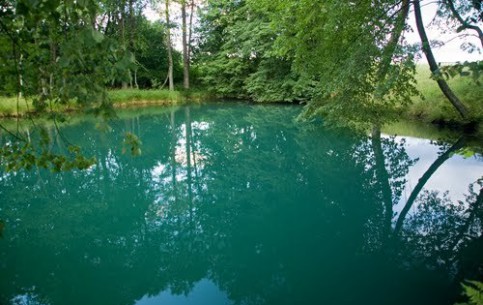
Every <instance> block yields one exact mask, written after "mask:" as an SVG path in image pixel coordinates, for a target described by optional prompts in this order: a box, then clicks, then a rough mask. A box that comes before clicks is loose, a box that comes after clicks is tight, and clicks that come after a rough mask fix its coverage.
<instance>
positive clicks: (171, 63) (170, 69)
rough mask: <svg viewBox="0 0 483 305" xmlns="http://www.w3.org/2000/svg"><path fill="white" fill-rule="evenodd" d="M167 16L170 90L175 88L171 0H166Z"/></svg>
mask: <svg viewBox="0 0 483 305" xmlns="http://www.w3.org/2000/svg"><path fill="white" fill-rule="evenodd" d="M164 14H165V18H166V48H167V49H168V77H167V78H168V80H169V90H171V91H173V90H174V80H173V45H172V43H171V28H170V27H171V23H170V19H169V0H165V12H164Z"/></svg>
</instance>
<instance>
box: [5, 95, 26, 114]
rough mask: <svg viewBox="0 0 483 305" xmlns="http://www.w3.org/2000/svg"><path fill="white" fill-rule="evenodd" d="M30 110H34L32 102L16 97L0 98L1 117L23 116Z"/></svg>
mask: <svg viewBox="0 0 483 305" xmlns="http://www.w3.org/2000/svg"><path fill="white" fill-rule="evenodd" d="M17 102H18V103H17ZM29 109H30V110H31V109H33V106H32V102H31V101H26V100H25V99H19V100H17V98H16V97H0V117H1V116H4V117H9V116H21V115H24V114H25V113H27V111H28V110H29Z"/></svg>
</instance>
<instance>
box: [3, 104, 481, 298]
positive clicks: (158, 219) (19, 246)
mask: <svg viewBox="0 0 483 305" xmlns="http://www.w3.org/2000/svg"><path fill="white" fill-rule="evenodd" d="M298 109H299V108H295V107H294V108H290V107H269V106H254V105H237V104H233V105H230V106H224V107H218V106H202V107H181V108H177V109H171V110H167V111H163V112H162V113H157V114H156V115H149V114H145V115H142V116H136V117H126V118H122V119H120V120H118V121H115V122H114V123H113V124H112V126H113V129H112V130H111V131H108V132H107V133H99V132H97V131H96V130H95V128H94V127H93V126H92V124H90V123H88V122H80V123H79V124H77V125H75V126H66V127H65V128H64V129H63V132H64V134H65V136H66V137H67V138H69V139H76V141H77V142H78V143H76V144H79V145H81V146H82V147H84V148H86V150H87V153H88V154H92V155H95V156H96V159H97V163H96V165H95V166H94V167H93V168H91V169H89V170H87V171H84V172H77V171H74V172H68V173H59V174H51V173H48V172H45V171H42V170H33V171H31V172H18V173H15V174H6V173H0V182H1V185H2V187H1V188H0V199H1V200H0V202H1V206H0V218H1V219H3V220H4V222H5V226H7V228H8V230H5V232H4V238H3V239H1V240H0V274H2V276H1V277H0V303H1V304H66V303H69V304H141V305H142V304H152V303H160V302H167V303H170V304H322V303H323V304H425V305H428V304H439V305H441V304H453V303H454V302H455V300H456V299H457V297H458V295H459V293H460V290H459V289H460V288H459V284H458V283H459V282H461V280H462V279H465V278H472V279H480V280H481V279H482V271H483V270H482V266H483V265H482V263H483V262H482V257H481V253H483V251H482V250H483V240H482V234H481V232H482V223H483V207H482V190H481V189H482V181H481V179H480V180H478V179H479V178H481V174H482V171H481V169H483V160H482V157H481V155H479V154H474V155H473V156H471V157H466V158H463V157H462V155H465V154H467V150H465V149H466V148H467V146H465V145H466V144H465V143H466V142H465V141H466V139H464V138H461V139H457V140H452V142H449V143H445V142H437V143H435V142H434V141H426V140H421V141H422V142H423V144H421V145H423V146H424V149H425V152H426V151H427V154H425V153H419V152H418V153H414V151H413V150H412V148H413V146H414V145H413V144H412V142H411V141H412V140H411V139H410V138H401V137H395V136H387V135H383V134H381V131H380V130H379V129H377V128H375V129H374V130H373V131H372V134H371V135H370V136H367V135H361V134H354V133H351V132H349V131H334V130H325V129H324V128H322V127H320V126H318V125H314V124H307V125H306V124H294V123H293V120H292V119H293V118H294V117H295V116H296V115H297V113H298V111H299V110H298ZM125 131H129V132H133V133H135V134H137V135H138V136H139V137H140V138H141V140H142V142H143V147H142V149H143V154H142V156H140V157H138V158H131V157H129V156H126V155H123V154H122V153H121V150H122V147H121V144H120V143H122V139H123V133H124V132H125ZM4 140H6V139H4ZM421 141H420V142H421ZM417 143H419V142H417ZM418 145H419V144H418ZM52 149H63V148H62V145H57V144H56V143H53V147H52ZM462 169H465V170H466V171H464V175H460V174H461V172H460V170H462ZM448 173H450V174H451V173H453V175H455V176H445V175H448ZM455 173H457V174H458V176H456V174H455ZM456 180H458V182H459V183H460V184H465V185H464V186H465V189H464V190H463V191H459V190H455V189H454V184H455V181H456ZM0 229H1V228H0Z"/></svg>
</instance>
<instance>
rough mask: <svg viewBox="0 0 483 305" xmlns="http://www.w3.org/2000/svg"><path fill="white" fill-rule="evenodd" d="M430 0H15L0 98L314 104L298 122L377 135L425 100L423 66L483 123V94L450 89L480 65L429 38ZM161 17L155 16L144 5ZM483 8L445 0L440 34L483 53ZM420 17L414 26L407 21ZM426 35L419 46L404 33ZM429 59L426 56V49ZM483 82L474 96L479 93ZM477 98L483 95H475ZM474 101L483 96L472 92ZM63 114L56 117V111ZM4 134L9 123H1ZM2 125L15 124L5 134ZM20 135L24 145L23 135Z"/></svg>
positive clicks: (1, 34) (5, 29) (0, 45)
mask: <svg viewBox="0 0 483 305" xmlns="http://www.w3.org/2000/svg"><path fill="white" fill-rule="evenodd" d="M425 5H428V4H425V3H424V2H423V1H412V2H410V1H406V0H403V1H399V0H397V1H396V0H385V1H377V2H375V1H371V0H365V1H359V2H358V3H357V5H356V4H355V3H351V2H341V1H335V0H334V1H295V0H290V1H281V0H270V1H265V0H260V1H258V0H257V1H255V0H236V1H235V0H205V1H195V0H171V1H169V0H166V1H161V0H159V1H153V2H148V1H135V0H103V1H93V0H83V1H65V0H63V1H61V0H39V1H33V0H15V1H2V2H1V3H0V17H1V18H0V26H1V27H0V55H1V58H2V62H1V64H0V95H1V96H16V97H17V98H18V99H17V102H16V103H17V106H16V107H17V108H18V107H19V104H20V103H24V101H25V103H26V105H27V108H28V107H29V106H28V105H29V104H28V102H27V101H31V105H32V108H33V109H29V108H28V111H27V113H30V112H31V110H35V111H37V112H42V111H46V110H48V111H49V112H50V113H51V116H53V117H54V119H55V118H58V117H59V116H61V114H57V113H55V111H54V109H56V108H55V107H54V106H55V105H59V104H60V105H64V104H69V103H74V104H76V105H77V107H78V108H80V109H82V110H85V111H88V112H93V113H95V114H100V115H103V116H105V117H109V116H112V115H113V114H114V111H113V107H112V102H111V101H110V98H109V95H108V94H107V91H106V90H107V89H119V88H124V89H127V88H134V89H160V88H167V89H169V90H175V87H176V88H177V89H180V90H187V89H189V88H190V87H195V88H198V89H201V90H203V91H207V92H211V93H213V94H215V95H216V96H218V97H223V98H238V99H248V100H252V101H256V102H297V103H304V104H306V107H305V111H304V113H303V114H302V116H301V117H302V118H314V117H319V116H323V117H324V121H325V122H327V123H328V124H330V125H333V126H352V127H358V128H359V127H361V126H363V127H371V126H373V125H381V124H383V123H385V122H390V121H393V120H396V119H398V118H399V117H400V116H401V113H402V111H403V110H404V109H406V108H407V107H408V105H409V103H410V102H411V98H412V97H413V96H417V95H418V94H419V92H418V89H417V87H416V80H415V71H416V58H417V57H418V56H420V55H421V54H424V56H425V58H426V59H427V61H428V63H429V69H430V70H431V73H432V78H433V79H434V80H435V82H436V83H437V85H438V86H439V88H440V89H441V91H442V92H443V93H444V95H445V97H446V99H447V100H448V106H449V107H448V108H447V110H445V111H447V112H451V113H453V112H454V113H455V114H456V115H458V116H459V117H460V120H461V121H462V122H478V121H481V118H482V113H483V110H482V107H481V100H476V102H475V101H474V99H472V100H471V101H469V100H463V99H461V98H460V97H459V96H458V94H457V93H455V91H454V90H453V89H452V88H451V86H450V85H448V82H447V80H448V79H451V78H452V77H454V76H456V75H469V76H472V77H473V80H474V81H475V82H474V83H473V84H472V85H471V86H473V87H474V88H475V90H473V89H471V88H470V89H469V90H470V91H475V92H480V91H481V85H480V74H481V71H482V69H483V65H482V62H481V61H476V62H458V63H455V64H453V65H445V66H441V65H440V64H439V63H438V61H437V59H436V58H435V56H434V54H433V51H432V49H433V48H434V46H435V45H438V44H441V43H442V42H436V41H431V40H430V38H428V35H427V31H426V30H427V29H426V28H427V27H428V21H426V20H423V19H424V18H425V17H426V16H424V15H423V14H422V13H421V6H425ZM148 8H149V9H151V10H152V11H154V12H155V14H156V16H157V17H158V18H157V21H150V20H148V19H147V18H146V16H145V15H146V11H147V9H148ZM482 11H483V9H482V5H481V2H480V1H468V0H466V1H463V0H457V1H456V0H445V1H441V2H438V3H437V15H436V17H435V18H434V20H433V21H432V22H431V24H430V26H432V27H434V26H438V27H439V28H441V29H442V30H444V31H447V32H453V33H454V34H455V35H456V36H458V35H466V36H468V37H471V36H476V37H477V39H476V40H474V41H476V42H477V43H472V42H471V40H468V41H467V42H465V43H464V45H462V47H464V48H465V49H466V50H467V51H469V52H481V46H480V44H481V39H482V31H481V24H482ZM410 16H412V17H411V18H413V19H415V20H416V25H415V26H414V27H413V28H411V26H410V24H409V20H410ZM411 30H414V31H416V32H417V33H418V34H419V37H420V43H417V44H410V43H409V42H408V41H407V40H406V37H405V35H406V33H408V32H410V31H411ZM418 54H419V55H418ZM476 88H477V89H476ZM477 90H480V91H477ZM476 95H478V93H476ZM52 113H54V115H52ZM2 127H3V126H2ZM3 129H4V130H6V128H5V127H3ZM8 132H10V133H12V134H13V133H17V135H16V137H17V138H21V136H20V135H19V134H18V132H15V131H14V132H12V131H11V130H9V131H8Z"/></svg>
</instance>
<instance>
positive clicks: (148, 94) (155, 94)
mask: <svg viewBox="0 0 483 305" xmlns="http://www.w3.org/2000/svg"><path fill="white" fill-rule="evenodd" d="M108 93H109V98H110V99H111V101H112V102H113V103H114V105H116V104H126V105H128V104H143V103H145V104H152V103H155V102H159V103H176V102H180V101H181V100H182V99H183V95H182V94H181V92H180V91H169V90H139V89H118V90H109V91H108Z"/></svg>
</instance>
